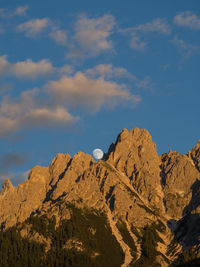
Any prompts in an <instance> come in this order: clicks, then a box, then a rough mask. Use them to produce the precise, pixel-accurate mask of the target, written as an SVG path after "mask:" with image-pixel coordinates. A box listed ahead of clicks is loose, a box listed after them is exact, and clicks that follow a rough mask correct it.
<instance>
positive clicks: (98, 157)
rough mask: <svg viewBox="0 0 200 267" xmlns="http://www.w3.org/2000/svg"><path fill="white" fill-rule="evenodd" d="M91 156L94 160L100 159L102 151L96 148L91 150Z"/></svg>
mask: <svg viewBox="0 0 200 267" xmlns="http://www.w3.org/2000/svg"><path fill="white" fill-rule="evenodd" d="M93 156H94V158H95V159H98V160H99V159H102V158H103V151H102V150H101V149H100V148H96V149H94V150H93Z"/></svg>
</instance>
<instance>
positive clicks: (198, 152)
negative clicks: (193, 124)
mask: <svg viewBox="0 0 200 267" xmlns="http://www.w3.org/2000/svg"><path fill="white" fill-rule="evenodd" d="M191 157H192V159H193V161H194V163H195V166H196V168H197V169H198V170H199V171H200V139H199V141H198V142H197V144H196V146H195V147H194V148H193V149H192V152H191Z"/></svg>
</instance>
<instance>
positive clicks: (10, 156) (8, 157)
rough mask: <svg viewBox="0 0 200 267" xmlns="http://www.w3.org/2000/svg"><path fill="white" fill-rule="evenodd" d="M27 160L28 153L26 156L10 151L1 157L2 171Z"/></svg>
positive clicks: (0, 165)
mask: <svg viewBox="0 0 200 267" xmlns="http://www.w3.org/2000/svg"><path fill="white" fill-rule="evenodd" d="M26 161H27V155H26V156H24V155H22V154H20V153H17V152H9V153H7V154H5V155H3V156H2V157H1V158H0V168H1V172H2V170H3V171H6V170H8V169H9V168H12V167H15V166H19V165H22V164H24V163H25V162H26Z"/></svg>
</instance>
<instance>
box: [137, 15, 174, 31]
mask: <svg viewBox="0 0 200 267" xmlns="http://www.w3.org/2000/svg"><path fill="white" fill-rule="evenodd" d="M132 30H134V31H143V32H158V33H162V34H166V35H168V34H170V33H171V29H170V27H169V25H168V23H167V21H166V19H163V18H157V19H155V20H153V21H152V22H147V23H145V24H140V25H139V26H137V27H133V28H132Z"/></svg>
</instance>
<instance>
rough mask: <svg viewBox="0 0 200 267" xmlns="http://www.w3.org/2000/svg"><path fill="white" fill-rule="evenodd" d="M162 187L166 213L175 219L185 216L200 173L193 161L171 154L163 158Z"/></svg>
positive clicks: (164, 155) (175, 153)
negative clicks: (185, 210)
mask: <svg viewBox="0 0 200 267" xmlns="http://www.w3.org/2000/svg"><path fill="white" fill-rule="evenodd" d="M161 160H162V164H161V169H162V180H161V181H162V185H163V192H164V203H165V208H166V212H167V214H168V215H170V216H171V217H172V218H174V219H180V218H181V217H182V215H184V212H183V211H184V209H185V207H186V206H187V205H189V203H190V201H191V199H192V194H193V187H194V184H195V182H196V180H200V173H199V172H198V170H197V169H196V168H195V166H194V164H193V163H192V162H191V160H190V159H189V158H188V157H186V156H183V155H180V154H179V153H177V152H171V151H170V152H169V153H168V154H163V155H162V156H161Z"/></svg>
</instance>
